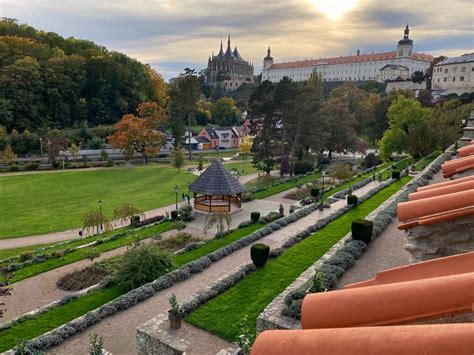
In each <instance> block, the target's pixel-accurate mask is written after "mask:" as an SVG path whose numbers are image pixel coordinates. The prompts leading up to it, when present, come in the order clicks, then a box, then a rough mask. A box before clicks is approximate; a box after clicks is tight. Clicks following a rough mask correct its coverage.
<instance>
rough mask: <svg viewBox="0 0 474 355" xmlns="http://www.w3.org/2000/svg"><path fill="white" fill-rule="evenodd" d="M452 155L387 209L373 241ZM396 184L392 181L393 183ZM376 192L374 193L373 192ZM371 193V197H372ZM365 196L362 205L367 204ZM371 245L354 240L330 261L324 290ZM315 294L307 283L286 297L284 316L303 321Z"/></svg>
mask: <svg viewBox="0 0 474 355" xmlns="http://www.w3.org/2000/svg"><path fill="white" fill-rule="evenodd" d="M451 156H452V153H451V152H446V153H443V154H442V155H440V156H439V157H438V158H437V159H436V160H435V161H434V162H433V163H432V165H431V167H430V168H429V169H428V171H427V172H426V173H424V174H423V175H422V176H419V177H417V178H415V179H414V180H412V181H411V182H410V183H409V184H408V185H407V187H406V188H405V190H403V191H402V192H401V193H400V194H399V195H398V196H397V197H396V198H395V199H394V200H393V201H392V202H391V203H390V205H388V206H387V207H386V208H384V209H383V210H382V211H380V212H379V213H377V215H376V216H375V218H374V219H373V232H372V240H373V239H375V238H377V237H378V236H380V235H381V234H382V232H383V231H384V230H385V228H386V227H387V226H388V225H389V224H390V223H391V222H392V221H393V219H394V217H395V216H396V214H397V205H398V203H400V202H404V201H407V200H408V194H410V193H412V192H415V191H416V189H417V188H418V187H421V186H425V185H426V184H427V183H428V182H429V180H431V179H432V178H433V175H434V174H436V173H437V172H438V171H439V170H440V169H441V165H442V164H443V163H444V162H445V161H447V160H449V159H450V158H451ZM393 181H394V180H392V182H393ZM371 192H372V191H371ZM371 192H369V194H370V193H371ZM365 199H366V198H365V196H364V197H363V198H361V201H363V200H365ZM366 248H367V244H366V243H365V242H363V241H359V240H350V241H349V242H348V243H346V244H344V245H343V246H342V247H341V248H340V249H339V250H338V251H337V252H336V253H335V254H334V256H332V257H331V258H330V259H328V260H327V261H325V262H324V263H323V265H322V266H321V267H320V268H319V269H317V270H316V274H318V273H319V274H320V277H321V278H322V284H323V287H324V289H326V290H331V289H333V288H334V287H335V286H336V284H337V281H338V280H339V279H340V278H341V276H342V275H343V274H344V273H345V272H346V271H347V270H348V269H349V268H350V267H351V266H352V264H353V263H354V260H356V259H358V258H359V257H360V256H361V255H362V254H363V252H364V251H365V250H366ZM310 291H311V283H306V284H305V285H303V286H301V287H300V288H298V289H296V290H294V291H292V292H290V293H288V294H287V295H286V297H285V300H284V302H285V307H284V308H283V310H282V314H283V315H285V316H287V317H290V318H294V319H300V318H301V305H302V302H303V298H304V297H305V296H306V294H307V293H308V292H310Z"/></svg>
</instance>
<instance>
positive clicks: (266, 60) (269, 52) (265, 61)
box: [263, 46, 273, 69]
mask: <svg viewBox="0 0 474 355" xmlns="http://www.w3.org/2000/svg"><path fill="white" fill-rule="evenodd" d="M272 65H273V57H272V50H271V49H270V46H268V49H267V56H266V57H265V58H263V69H270V67H271V66H272Z"/></svg>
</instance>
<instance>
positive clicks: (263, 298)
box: [187, 177, 411, 341]
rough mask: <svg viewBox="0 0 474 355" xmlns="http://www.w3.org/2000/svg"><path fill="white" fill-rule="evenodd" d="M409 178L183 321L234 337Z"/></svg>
mask: <svg viewBox="0 0 474 355" xmlns="http://www.w3.org/2000/svg"><path fill="white" fill-rule="evenodd" d="M410 179H411V178H410V177H404V178H402V179H400V180H399V181H397V182H395V183H393V184H392V185H390V186H389V187H387V188H385V189H384V190H382V191H380V192H379V193H378V194H377V195H375V196H373V197H371V198H370V199H368V200H367V201H365V202H364V203H362V204H360V205H359V206H357V207H356V208H354V209H353V210H351V211H349V212H348V213H346V214H345V215H343V216H341V217H339V218H338V219H336V220H334V221H333V222H331V223H329V224H328V225H327V226H326V227H325V228H323V229H322V230H320V231H317V232H315V233H313V234H312V235H311V236H309V237H308V238H306V239H305V240H303V241H301V242H300V243H298V244H296V245H294V246H293V247H291V248H290V249H288V250H287V251H285V252H284V253H283V254H281V255H280V256H279V257H277V258H275V259H272V260H270V261H269V262H268V263H267V264H266V265H265V266H264V267H263V268H261V269H258V270H257V271H255V272H254V273H252V274H251V275H249V276H247V277H246V278H244V279H243V280H242V281H240V282H238V283H237V284H236V285H234V286H233V287H231V288H230V289H228V290H227V291H225V292H224V293H222V294H220V295H219V296H217V297H216V298H214V299H212V300H210V301H209V302H208V303H206V304H205V305H203V306H202V307H200V308H198V309H197V310H196V311H195V312H193V313H192V314H191V315H189V316H188V317H187V321H189V322H190V323H192V324H194V325H196V326H198V327H200V328H202V329H205V330H207V331H210V332H212V333H214V334H217V335H219V336H221V337H223V338H225V339H228V340H229V341H234V340H235V339H236V337H237V336H238V335H239V324H240V323H241V321H242V319H243V317H244V315H245V314H247V316H248V317H249V321H250V324H252V325H253V326H254V327H255V322H256V319H257V317H258V315H259V314H260V313H261V312H262V311H263V310H264V309H265V307H266V306H267V305H268V304H269V303H270V302H271V301H272V300H273V299H274V298H275V297H276V296H277V295H278V294H280V293H281V292H283V290H284V289H285V288H286V287H288V285H290V284H291V283H292V282H293V281H294V280H295V279H296V278H297V277H298V276H299V275H300V274H301V273H302V272H303V271H305V270H306V269H307V268H309V267H310V266H311V265H312V264H313V263H314V262H315V261H316V260H318V259H319V258H320V257H321V256H322V255H324V254H325V253H326V252H327V251H328V250H329V249H330V248H331V247H332V246H333V245H334V244H335V243H336V242H338V241H339V240H340V239H341V238H342V237H344V236H345V235H346V234H347V233H348V232H349V231H350V228H351V222H352V221H353V220H354V219H356V218H363V217H365V216H366V215H367V214H369V213H370V212H371V211H373V210H374V209H375V208H377V207H378V206H379V205H380V204H381V203H382V202H383V201H385V200H386V199H387V198H389V197H390V196H391V195H393V194H394V193H395V192H397V191H398V190H399V189H400V188H401V187H402V186H403V185H405V184H406V183H407V182H408V181H409V180H410Z"/></svg>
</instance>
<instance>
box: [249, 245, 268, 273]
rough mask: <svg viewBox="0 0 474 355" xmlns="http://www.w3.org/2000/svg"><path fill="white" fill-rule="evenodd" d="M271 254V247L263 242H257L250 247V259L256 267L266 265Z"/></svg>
mask: <svg viewBox="0 0 474 355" xmlns="http://www.w3.org/2000/svg"><path fill="white" fill-rule="evenodd" d="M269 255H270V247H269V246H268V245H266V244H263V243H257V244H254V245H252V246H251V247H250V259H252V262H253V264H254V265H255V266H256V267H262V266H264V265H265V264H266V263H267V261H268V256H269Z"/></svg>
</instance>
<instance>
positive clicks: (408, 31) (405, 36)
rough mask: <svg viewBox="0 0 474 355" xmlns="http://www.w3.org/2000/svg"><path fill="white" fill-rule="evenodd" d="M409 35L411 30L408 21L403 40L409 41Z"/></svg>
mask: <svg viewBox="0 0 474 355" xmlns="http://www.w3.org/2000/svg"><path fill="white" fill-rule="evenodd" d="M409 34H410V28H409V27H408V21H407V27H405V34H404V36H403V38H404V39H408V36H409Z"/></svg>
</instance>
